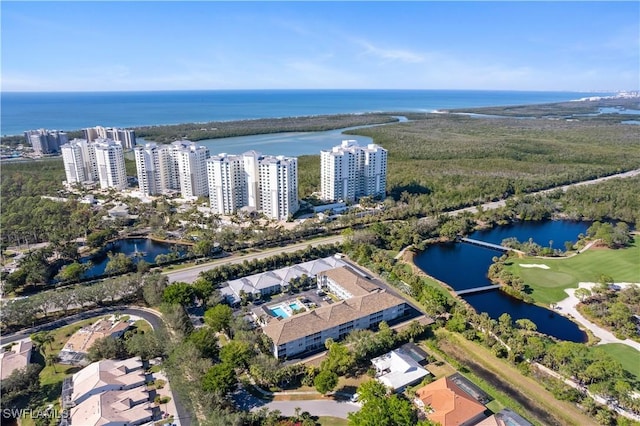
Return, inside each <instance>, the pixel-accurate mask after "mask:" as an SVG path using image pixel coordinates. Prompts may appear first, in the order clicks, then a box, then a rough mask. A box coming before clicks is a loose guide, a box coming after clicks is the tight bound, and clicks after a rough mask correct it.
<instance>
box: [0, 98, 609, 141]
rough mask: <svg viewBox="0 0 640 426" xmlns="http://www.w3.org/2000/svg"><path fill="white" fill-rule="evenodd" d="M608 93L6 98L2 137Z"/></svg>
mask: <svg viewBox="0 0 640 426" xmlns="http://www.w3.org/2000/svg"><path fill="white" fill-rule="evenodd" d="M610 94H611V93H591V92H589V93H582V92H523V91H480V90H228V91H224V90H217V91H214V90H202V91H159V92H42V93H35V92H4V93H2V94H1V96H0V104H1V114H0V134H1V135H18V134H22V133H23V132H24V131H26V130H31V129H40V128H44V129H50V130H53V129H57V130H66V131H70V130H79V129H82V128H85V127H93V126H97V125H101V126H105V127H123V128H130V127H137V126H147V125H161V124H177V123H191V122H207V121H230V120H246V119H256V118H276V117H295V116H309V115H325V114H344V113H346V114H352V113H364V112H376V111H382V112H396V111H418V112H427V111H433V110H437V109H445V108H465V107H481V106H503V105H525V104H540V103H548V102H562V101H569V100H576V99H580V98H584V97H589V96H606V95H610Z"/></svg>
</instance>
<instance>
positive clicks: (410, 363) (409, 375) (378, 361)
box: [371, 348, 430, 392]
mask: <svg viewBox="0 0 640 426" xmlns="http://www.w3.org/2000/svg"><path fill="white" fill-rule="evenodd" d="M371 363H372V364H373V365H374V367H375V369H376V379H377V380H378V381H379V382H380V383H382V384H384V385H385V386H387V387H389V388H391V389H393V391H394V392H402V391H403V390H404V389H405V388H406V387H407V386H410V385H413V384H416V383H418V382H420V381H421V380H422V379H424V378H425V377H426V376H428V375H429V374H430V373H429V372H428V371H427V370H426V369H424V368H423V367H422V366H421V365H420V363H419V362H418V361H416V360H415V359H414V358H413V357H412V356H411V354H410V353H407V352H405V351H404V350H403V349H402V348H398V349H395V350H393V351H391V352H387V353H386V354H384V355H382V356H379V357H377V358H374V359H372V360H371Z"/></svg>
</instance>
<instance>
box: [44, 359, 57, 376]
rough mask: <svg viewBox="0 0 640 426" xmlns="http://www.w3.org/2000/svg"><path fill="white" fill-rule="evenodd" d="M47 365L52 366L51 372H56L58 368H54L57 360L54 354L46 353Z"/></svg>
mask: <svg viewBox="0 0 640 426" xmlns="http://www.w3.org/2000/svg"><path fill="white" fill-rule="evenodd" d="M46 360H47V365H50V366H52V367H53V372H54V373H57V372H58V370H56V361H58V357H57V356H56V355H54V354H47V358H46Z"/></svg>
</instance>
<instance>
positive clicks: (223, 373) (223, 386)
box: [202, 363, 237, 395]
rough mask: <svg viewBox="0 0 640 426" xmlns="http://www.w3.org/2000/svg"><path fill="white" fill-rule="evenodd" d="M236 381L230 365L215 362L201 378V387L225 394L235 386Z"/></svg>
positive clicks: (206, 390)
mask: <svg viewBox="0 0 640 426" xmlns="http://www.w3.org/2000/svg"><path fill="white" fill-rule="evenodd" d="M236 383H237V377H236V373H235V371H234V370H233V366H232V365H229V364H226V363H222V364H216V365H214V366H213V367H211V368H210V369H209V370H208V371H207V373H206V374H205V375H204V377H203V378H202V389H203V390H204V391H205V392H218V393H220V394H222V395H226V394H228V393H229V392H231V391H232V390H233V389H234V388H235V387H236Z"/></svg>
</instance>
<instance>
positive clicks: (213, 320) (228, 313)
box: [204, 304, 233, 334]
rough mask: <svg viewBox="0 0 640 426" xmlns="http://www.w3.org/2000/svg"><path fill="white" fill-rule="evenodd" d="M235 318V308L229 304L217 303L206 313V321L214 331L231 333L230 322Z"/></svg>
mask: <svg viewBox="0 0 640 426" xmlns="http://www.w3.org/2000/svg"><path fill="white" fill-rule="evenodd" d="M232 319H233V309H231V307H229V306H227V305H222V304H221V305H216V306H214V307H213V308H210V309H207V311H206V312H205V313H204V322H205V323H206V324H207V325H208V326H209V327H211V328H212V329H213V330H214V331H224V332H225V333H227V334H229V324H231V320H232Z"/></svg>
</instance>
